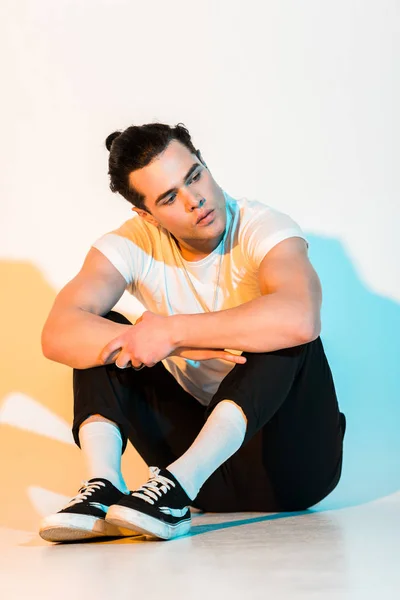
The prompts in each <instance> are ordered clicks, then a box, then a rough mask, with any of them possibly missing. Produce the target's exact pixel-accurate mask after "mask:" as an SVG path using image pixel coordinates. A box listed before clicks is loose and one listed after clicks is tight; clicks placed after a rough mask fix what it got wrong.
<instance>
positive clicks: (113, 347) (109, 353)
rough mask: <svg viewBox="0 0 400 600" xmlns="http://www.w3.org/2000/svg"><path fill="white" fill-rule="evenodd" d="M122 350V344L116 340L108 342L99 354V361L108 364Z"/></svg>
mask: <svg viewBox="0 0 400 600" xmlns="http://www.w3.org/2000/svg"><path fill="white" fill-rule="evenodd" d="M121 349H122V343H121V341H120V339H119V337H118V338H115V339H114V340H111V342H108V344H107V345H106V346H104V348H103V350H102V351H101V353H100V360H101V362H102V363H103V364H106V363H107V362H110V360H111V359H114V358H115V356H116V354H117V353H118V352H119V351H120V350H121Z"/></svg>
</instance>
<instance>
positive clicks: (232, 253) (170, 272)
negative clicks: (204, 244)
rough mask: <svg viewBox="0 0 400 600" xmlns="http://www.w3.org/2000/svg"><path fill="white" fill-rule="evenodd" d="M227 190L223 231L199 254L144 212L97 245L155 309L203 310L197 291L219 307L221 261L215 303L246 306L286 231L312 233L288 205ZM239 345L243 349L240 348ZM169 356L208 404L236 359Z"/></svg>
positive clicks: (167, 362) (178, 374)
mask: <svg viewBox="0 0 400 600" xmlns="http://www.w3.org/2000/svg"><path fill="white" fill-rule="evenodd" d="M224 196H225V200H226V211H227V223H226V230H225V236H224V239H223V240H222V241H221V243H220V244H219V245H218V246H217V248H215V249H214V250H213V252H211V254H209V255H208V256H206V257H205V258H203V259H201V260H199V261H186V260H184V259H183V257H180V255H179V254H178V253H179V250H178V248H177V245H176V243H175V241H174V239H173V238H172V237H171V235H170V234H169V232H168V231H167V230H166V229H164V228H157V227H155V226H154V225H151V224H150V223H147V222H146V221H145V220H144V219H142V218H141V217H139V216H138V215H135V216H134V217H133V218H132V219H129V220H128V221H126V222H125V223H123V224H122V225H121V227H119V228H118V229H116V230H114V231H112V232H110V233H106V234H105V235H103V236H102V237H101V238H99V239H98V240H97V241H96V242H95V243H94V244H93V246H94V247H95V248H97V249H98V250H100V252H102V254H104V256H106V257H107V258H108V260H109V261H110V262H111V263H112V264H113V265H114V266H115V268H116V269H118V271H119V272H120V273H121V274H122V275H123V277H124V278H125V279H126V284H127V287H126V290H127V291H128V292H129V293H131V294H132V295H133V296H135V297H136V298H137V299H138V300H139V301H140V302H141V303H142V304H143V306H144V307H145V308H146V309H147V310H150V311H152V312H154V313H157V314H161V315H174V314H193V313H202V312H204V308H203V307H202V305H201V303H200V302H199V299H198V296H200V297H201V298H202V299H203V303H205V305H206V306H207V307H209V309H210V310H212V307H213V300H214V292H215V284H216V281H217V279H218V270H219V269H220V278H219V286H218V294H217V298H216V308H215V310H224V309H227V308H233V307H235V306H239V305H240V304H243V303H244V302H248V301H249V300H253V299H254V298H257V297H259V296H261V292H260V289H259V285H258V268H259V265H260V263H261V261H262V259H263V258H264V256H265V255H266V254H267V253H268V252H269V250H271V248H273V247H274V246H275V245H276V244H278V243H279V242H281V241H282V240H284V239H286V238H290V237H301V238H303V239H305V240H306V238H305V236H304V234H303V232H302V230H301V229H300V227H299V225H298V224H297V223H296V222H295V221H293V219H291V218H290V217H289V216H288V215H286V214H285V213H282V212H279V211H277V210H275V209H273V208H271V207H270V206H267V205H265V204H263V203H261V202H257V201H254V200H247V199H246V198H242V199H238V200H235V199H233V198H231V197H230V196H229V195H228V194H227V193H226V192H224ZM306 242H307V240H306ZM307 246H308V242H307ZM221 253H222V261H221V263H220V259H221ZM181 261H182V262H183V263H184V264H185V267H186V269H187V271H188V273H189V276H190V279H191V282H192V285H193V286H194V288H195V289H196V292H197V294H195V293H194V290H193V288H192V286H191V285H190V283H189V281H188V278H187V275H186V273H185V271H184V269H183V268H182V264H181ZM231 350H232V349H231ZM233 350H235V351H237V354H241V350H240V348H234V349H233ZM162 362H163V364H164V366H165V367H166V369H167V370H168V371H169V372H170V373H171V374H172V375H173V376H174V377H175V379H176V380H177V381H178V383H179V384H180V385H181V386H182V387H183V389H185V390H186V391H187V392H189V394H191V395H192V396H194V397H195V398H196V399H197V400H198V401H199V402H201V404H203V405H205V406H207V405H208V404H209V402H210V401H211V398H212V396H213V395H214V394H215V392H216V391H217V389H218V387H219V384H220V383H221V381H222V380H223V379H224V377H225V376H226V375H227V374H228V373H229V371H231V369H233V368H234V366H235V365H234V364H233V363H229V362H227V361H224V360H221V359H213V360H207V361H193V360H188V359H185V358H181V357H179V356H171V357H168V358H165V359H164V360H163V361H162Z"/></svg>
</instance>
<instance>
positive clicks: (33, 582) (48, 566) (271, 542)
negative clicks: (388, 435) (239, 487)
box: [0, 493, 400, 600]
mask: <svg viewBox="0 0 400 600" xmlns="http://www.w3.org/2000/svg"><path fill="white" fill-rule="evenodd" d="M0 598H1V599H2V600H17V599H20V598H24V599H25V598H26V599H33V598H35V599H36V598H40V599H42V600H47V599H50V598H52V599H54V598H55V599H56V600H64V599H68V600H80V599H85V600H89V599H90V600H92V599H93V600H102V599H106V598H107V599H113V600H114V599H115V600H117V598H135V599H139V598H140V599H142V598H143V599H145V600H149V599H152V598H157V599H160V600H163V599H167V598H184V599H185V600H186V599H196V600H197V599H198V600H200V599H201V600H210V599H214V598H218V599H221V600H225V599H227V600H235V599H236V598H242V599H243V598H246V600H247V599H263V600H265V599H271V600H272V599H273V600H280V599H285V600H286V599H291V598H304V599H307V600H310V599H313V598H317V599H318V600H319V599H322V598H323V599H325V598H326V599H329V600H333V599H335V600H336V599H339V598H340V599H349V600H350V599H351V600H358V599H360V600H361V599H362V600H369V599H374V600H386V599H390V600H395V599H396V600H398V599H399V598H400V493H397V494H394V495H392V496H389V497H387V498H383V499H381V500H378V501H375V502H371V503H369V504H365V505H362V506H358V507H352V508H346V509H341V510H331V511H326V512H314V513H311V514H310V513H309V514H299V515H295V516H294V515H293V516H292V515H289V516H288V515H286V516H285V515H275V514H269V515H264V514H260V513H255V514H249V513H242V514H238V513H236V514H225V515H219V514H218V515H217V514H194V516H193V527H192V530H191V534H190V535H189V536H186V537H184V538H180V539H177V540H173V541H169V542H163V541H149V540H145V539H144V538H139V539H136V540H135V539H134V538H129V539H123V540H113V541H106V542H95V543H93V542H92V543H79V544H68V545H62V544H55V545H53V544H47V543H46V542H44V541H43V540H41V538H39V536H37V535H36V533H34V532H24V531H15V530H10V529H2V530H0Z"/></svg>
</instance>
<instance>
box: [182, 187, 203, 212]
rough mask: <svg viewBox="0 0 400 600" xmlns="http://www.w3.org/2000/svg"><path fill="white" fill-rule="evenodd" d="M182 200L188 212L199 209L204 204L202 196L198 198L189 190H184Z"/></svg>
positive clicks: (197, 195)
mask: <svg viewBox="0 0 400 600" xmlns="http://www.w3.org/2000/svg"><path fill="white" fill-rule="evenodd" d="M184 200H185V203H186V206H187V207H188V209H189V210H194V209H195V208H200V207H201V206H202V205H203V204H204V202H205V199H204V198H203V197H202V196H200V195H199V194H198V193H197V194H195V193H193V192H192V191H191V190H189V189H185V191H184Z"/></svg>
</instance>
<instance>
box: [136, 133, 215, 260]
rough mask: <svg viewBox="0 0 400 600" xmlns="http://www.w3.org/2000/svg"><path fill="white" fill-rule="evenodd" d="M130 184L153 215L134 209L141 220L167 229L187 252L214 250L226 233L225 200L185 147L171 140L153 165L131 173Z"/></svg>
mask: <svg viewBox="0 0 400 600" xmlns="http://www.w3.org/2000/svg"><path fill="white" fill-rule="evenodd" d="M129 182H130V185H131V186H133V187H134V188H135V189H136V190H137V191H138V192H139V193H141V194H143V196H144V198H145V205H146V207H147V209H148V210H149V211H150V213H151V215H149V214H148V213H146V212H145V211H143V210H140V209H137V208H133V210H134V211H136V212H137V213H138V214H139V215H140V216H141V217H143V218H144V219H146V220H148V221H149V222H151V223H153V224H154V225H157V226H159V225H160V226H162V227H164V228H165V229H167V230H168V231H169V232H170V233H172V234H173V235H174V236H175V237H176V238H177V240H178V241H179V242H181V243H182V245H183V246H184V247H186V248H188V250H190V249H193V250H194V251H198V252H206V253H208V252H211V251H212V250H213V249H214V247H215V246H216V243H215V242H219V240H220V238H221V235H222V234H223V232H224V230H225V225H226V211H225V198H224V195H223V192H222V190H221V188H220V187H219V186H218V185H217V183H216V182H215V180H214V178H213V177H212V175H211V173H210V171H209V170H208V169H207V167H205V166H204V165H203V163H202V162H201V161H200V160H199V158H198V157H197V156H196V155H195V154H192V153H191V152H190V151H189V149H188V148H186V146H184V145H183V144H181V143H180V142H178V141H177V140H172V142H171V143H170V144H169V145H168V146H167V148H166V149H165V150H164V152H162V153H161V154H159V155H158V156H157V158H156V159H155V160H153V161H152V162H151V163H150V164H148V165H147V166H146V167H143V168H142V169H137V170H136V171H132V172H131V174H130V176H129ZM210 211H212V212H211V214H210V216H209V217H206V218H205V219H204V220H203V221H199V218H200V217H204V215H206V214H207V213H209V212H210ZM210 248H211V249H210Z"/></svg>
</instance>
